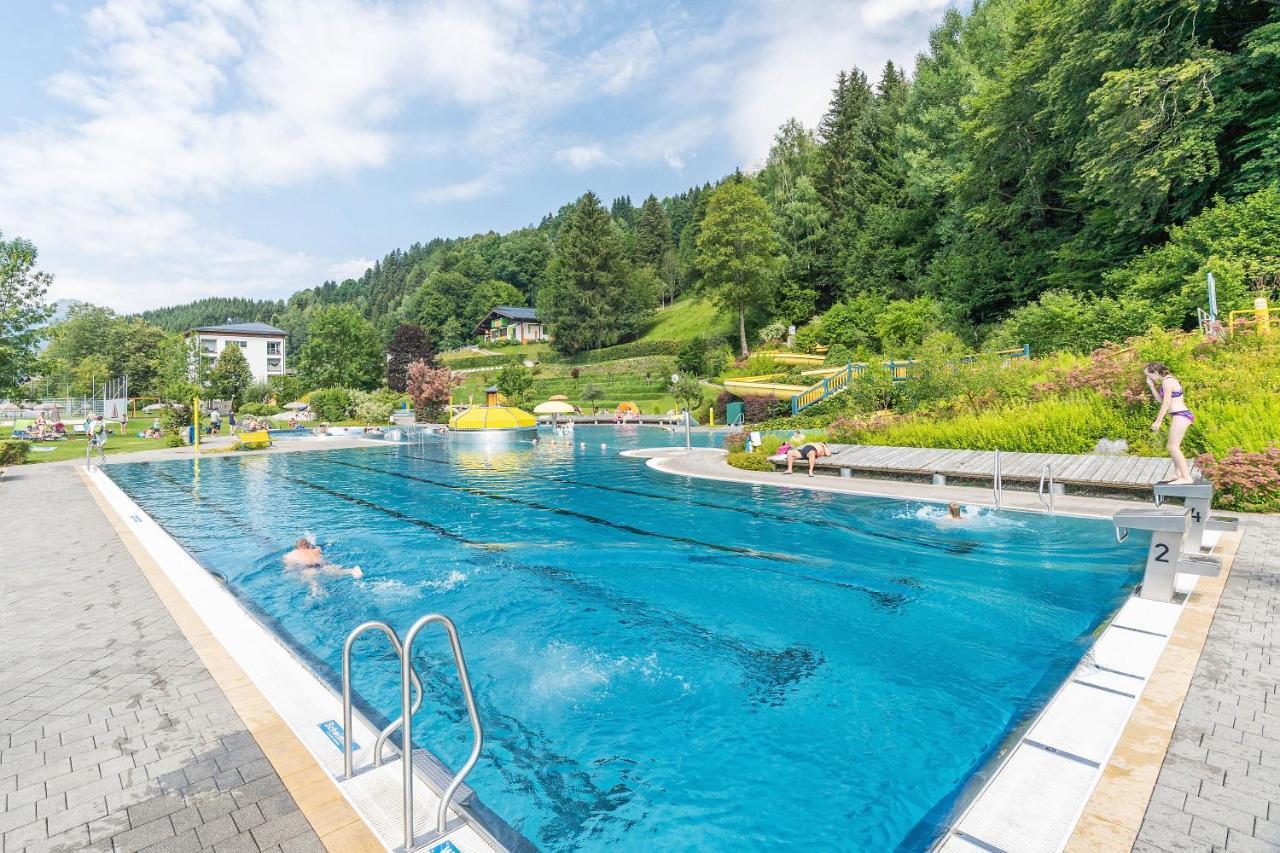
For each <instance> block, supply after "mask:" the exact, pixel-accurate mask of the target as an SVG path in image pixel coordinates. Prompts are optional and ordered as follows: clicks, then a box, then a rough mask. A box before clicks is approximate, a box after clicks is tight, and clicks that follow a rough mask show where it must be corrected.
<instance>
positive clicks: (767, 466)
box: [728, 453, 774, 471]
mask: <svg viewBox="0 0 1280 853" xmlns="http://www.w3.org/2000/svg"><path fill="white" fill-rule="evenodd" d="M728 461H729V464H730V465H732V466H733V467H734V468H741V469H743V470H744V471H772V470H774V467H773V463H772V462H770V461H769V457H768V456H765V455H764V454H763V453H730V454H729V459H728Z"/></svg>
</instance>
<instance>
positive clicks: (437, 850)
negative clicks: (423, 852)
mask: <svg viewBox="0 0 1280 853" xmlns="http://www.w3.org/2000/svg"><path fill="white" fill-rule="evenodd" d="M430 853H462V851H461V850H459V849H458V845H456V844H454V843H453V842H452V841H442V842H440V843H439V844H437V845H436V846H435V847H432V848H431V850H430Z"/></svg>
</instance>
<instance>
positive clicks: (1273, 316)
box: [1227, 303, 1280, 335]
mask: <svg viewBox="0 0 1280 853" xmlns="http://www.w3.org/2000/svg"><path fill="white" fill-rule="evenodd" d="M1277 312H1280V309H1277V308H1268V307H1266V306H1265V303H1264V305H1263V306H1261V307H1259V306H1254V307H1253V308H1242V309H1240V310H1239V311H1232V312H1231V313H1230V314H1228V315H1227V334H1230V335H1234V334H1235V333H1236V331H1237V330H1245V329H1251V330H1253V331H1254V332H1257V333H1258V334H1259V335H1269V334H1271V324H1272V323H1273V322H1280V313H1277Z"/></svg>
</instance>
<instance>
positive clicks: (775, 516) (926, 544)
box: [401, 453, 1052, 557]
mask: <svg viewBox="0 0 1280 853" xmlns="http://www.w3.org/2000/svg"><path fill="white" fill-rule="evenodd" d="M401 455H402V456H403V457H405V458H406V459H416V460H418V461H419V462H430V463H431V464H432V465H443V466H444V467H446V468H450V469H452V467H453V466H452V465H451V464H450V463H449V462H448V461H446V460H444V459H432V458H431V457H429V456H415V455H414V454H412V453H402V454H401ZM520 476H522V477H530V478H532V479H537V480H544V481H546V482H550V483H561V484H563V485H569V486H585V487H586V488H589V489H599V490H600V491H602V492H617V493H618V494H623V495H633V496H635V497H641V498H649V499H651V500H660V501H669V500H672V499H673V498H676V497H677V496H675V495H660V494H655V493H654V492H646V491H642V490H640V489H631V488H626V487H623V486H605V485H601V484H600V483H588V482H586V481H584V480H574V479H571V478H569V477H557V476H555V475H552V474H534V473H531V472H528V471H522V472H521V474H520ZM781 488H786V487H781ZM856 497H865V496H856ZM678 499H679V500H680V501H681V502H683V503H687V504H689V505H691V506H700V507H705V508H707V509H716V510H725V511H727V512H736V513H741V514H743V515H749V516H752V517H753V518H760V519H771V520H773V521H782V522H785V523H787V524H808V525H811V526H813V527H821V528H824V529H828V530H843V531H845V532H847V533H852V534H854V535H855V536H869V537H874V538H877V539H884V540H887V541H889V542H898V543H900V544H904V545H908V546H917V545H918V546H920V547H923V548H930V549H933V550H937V551H946V552H948V553H950V554H952V555H955V556H966V554H956V552H955V550H954V549H955V547H956V545H961V544H972V545H974V546H975V547H976V546H978V545H981V544H983V543H978V542H972V540H968V539H958V540H937V541H935V540H932V539H926V538H920V537H912V536H900V535H898V534H895V533H889V532H888V531H885V530H871V529H868V528H866V527H859V526H858V525H854V524H842V523H841V522H838V521H833V520H831V519H828V518H814V517H812V516H804V515H798V514H797V515H786V514H784V513H774V512H768V511H766V510H761V509H748V508H746V507H735V506H728V505H725V504H718V503H712V502H711V501H703V500H699V499H697V498H691V497H687V496H681V497H679V498H678ZM872 500H901V501H903V502H904V503H909V502H910V501H909V500H907V499H902V498H872ZM1050 544H1052V543H1050ZM1043 550H1044V549H1043V545H1042V547H1041V551H1043ZM1001 553H1002V554H1011V555H1012V556H1015V557H1016V556H1018V555H1017V553H1016V552H1005V551H1002V552H1001Z"/></svg>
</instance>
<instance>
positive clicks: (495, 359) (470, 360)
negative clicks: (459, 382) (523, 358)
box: [444, 354, 520, 370]
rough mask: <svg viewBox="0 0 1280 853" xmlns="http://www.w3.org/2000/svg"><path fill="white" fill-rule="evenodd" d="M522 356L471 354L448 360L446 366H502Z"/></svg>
mask: <svg viewBox="0 0 1280 853" xmlns="http://www.w3.org/2000/svg"><path fill="white" fill-rule="evenodd" d="M519 360H520V357H519V356H518V355H516V354H513V355H469V356H467V357H466V358H457V359H454V360H453V361H447V362H445V363H444V366H445V367H447V368H449V369H450V370H467V369H468V368H472V367H501V366H502V365H504V364H506V363H508V362H510V361H519Z"/></svg>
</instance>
